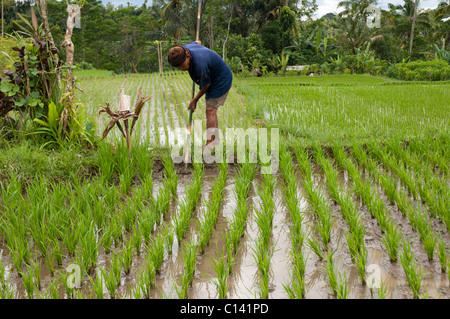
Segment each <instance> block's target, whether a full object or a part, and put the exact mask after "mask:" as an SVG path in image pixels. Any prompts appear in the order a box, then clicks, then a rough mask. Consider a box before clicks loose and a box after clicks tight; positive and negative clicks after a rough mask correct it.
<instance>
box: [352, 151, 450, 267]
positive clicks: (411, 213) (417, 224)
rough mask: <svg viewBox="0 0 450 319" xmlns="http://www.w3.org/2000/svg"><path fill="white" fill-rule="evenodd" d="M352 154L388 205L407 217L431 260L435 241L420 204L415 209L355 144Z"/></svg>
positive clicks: (392, 179)
mask: <svg viewBox="0 0 450 319" xmlns="http://www.w3.org/2000/svg"><path fill="white" fill-rule="evenodd" d="M352 154H353V157H354V158H355V159H356V161H357V162H358V163H359V164H360V165H364V166H365V167H367V170H368V172H369V174H370V175H371V176H372V177H373V178H374V179H375V180H376V181H377V182H378V183H379V184H380V185H381V187H382V188H383V190H384V191H385V193H386V195H387V197H388V198H389V201H390V203H391V204H392V205H394V204H397V207H398V209H399V211H400V212H401V213H402V215H403V216H406V217H408V219H409V221H410V224H411V227H412V228H413V229H414V230H415V231H417V232H418V233H419V238H420V240H421V241H422V243H423V245H424V248H425V251H426V252H427V256H428V260H432V259H433V256H434V251H435V247H436V243H437V239H436V235H435V233H434V231H433V229H432V227H431V223H430V221H428V219H427V214H426V213H425V212H423V210H422V209H421V208H420V203H419V205H418V206H417V208H415V207H414V203H413V202H412V201H411V200H410V199H409V198H408V196H407V195H406V194H405V193H404V192H403V191H402V190H401V189H400V188H398V187H397V180H395V179H394V178H393V177H391V176H389V175H388V174H386V173H384V172H383V171H382V170H380V169H379V168H378V167H377V164H376V163H375V162H374V161H373V160H372V159H371V158H368V156H367V154H366V152H365V151H364V150H363V149H362V147H361V146H360V145H359V144H356V143H355V144H354V145H353V151H352ZM446 263H447V261H445V263H444V264H442V266H443V268H444V267H445V266H446Z"/></svg>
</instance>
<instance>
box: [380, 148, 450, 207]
mask: <svg viewBox="0 0 450 319" xmlns="http://www.w3.org/2000/svg"><path fill="white" fill-rule="evenodd" d="M386 146H387V150H389V151H390V152H391V153H392V154H394V156H395V158H396V159H397V160H398V161H399V162H400V163H402V166H403V168H404V169H406V170H408V169H409V170H411V169H412V171H413V172H414V175H415V176H417V178H416V182H417V186H418V189H419V194H420V196H421V198H429V197H430V196H434V197H435V198H436V200H435V201H437V202H438V204H437V205H438V207H437V209H436V210H433V212H434V211H440V210H439V206H441V207H442V206H444V203H445V202H446V201H445V199H450V193H449V190H448V186H447V182H446V181H445V180H444V179H440V178H439V177H438V176H436V175H434V174H433V172H432V169H431V168H430V167H429V166H428V165H426V164H425V163H423V161H421V160H420V159H419V158H417V157H415V156H411V155H410V154H409V153H408V152H406V151H405V150H404V149H403V148H402V147H401V146H400V144H398V143H395V142H394V141H390V142H387V143H386ZM420 176H421V178H419V177H420ZM430 189H431V190H432V191H430ZM440 198H444V201H443V202H441V203H439V202H440V201H439V199H440ZM423 202H425V200H423ZM447 207H448V208H450V206H447ZM447 211H448V209H447Z"/></svg>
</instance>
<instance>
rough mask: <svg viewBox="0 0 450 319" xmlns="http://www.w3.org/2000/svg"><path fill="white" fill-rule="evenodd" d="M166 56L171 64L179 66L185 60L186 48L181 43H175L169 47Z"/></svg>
mask: <svg viewBox="0 0 450 319" xmlns="http://www.w3.org/2000/svg"><path fill="white" fill-rule="evenodd" d="M167 58H168V60H169V63H170V64H171V65H172V66H174V67H179V66H180V65H182V64H183V63H184V61H186V58H187V50H186V49H185V48H184V47H182V46H181V45H175V46H173V47H171V48H170V50H169V54H168V56H167Z"/></svg>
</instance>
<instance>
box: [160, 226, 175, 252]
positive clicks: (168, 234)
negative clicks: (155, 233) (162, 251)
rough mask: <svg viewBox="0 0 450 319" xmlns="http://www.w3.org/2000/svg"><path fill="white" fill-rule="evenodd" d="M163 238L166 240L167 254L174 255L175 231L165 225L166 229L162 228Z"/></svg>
mask: <svg viewBox="0 0 450 319" xmlns="http://www.w3.org/2000/svg"><path fill="white" fill-rule="evenodd" d="M162 234H163V235H162V237H163V238H164V240H165V243H166V249H167V253H168V254H169V255H170V254H172V249H173V239H174V233H173V230H172V229H171V228H170V227H169V226H167V224H164V227H163V228H162Z"/></svg>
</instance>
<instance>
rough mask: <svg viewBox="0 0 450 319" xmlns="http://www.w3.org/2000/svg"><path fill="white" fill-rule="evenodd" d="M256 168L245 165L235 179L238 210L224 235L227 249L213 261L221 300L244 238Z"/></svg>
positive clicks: (252, 165)
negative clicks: (248, 201) (249, 194)
mask: <svg viewBox="0 0 450 319" xmlns="http://www.w3.org/2000/svg"><path fill="white" fill-rule="evenodd" d="M224 165H226V164H224ZM255 168H256V166H255V165H254V164H250V163H243V164H241V166H240V169H239V171H237V173H236V175H237V176H236V177H235V178H234V181H235V189H234V195H235V199H236V203H237V209H236V210H235V212H234V214H233V220H232V221H230V222H229V227H228V228H229V229H228V231H227V232H226V233H225V235H224V242H225V248H224V249H223V251H222V254H221V255H220V253H219V252H217V257H216V258H214V259H213V260H212V262H213V267H214V271H215V273H216V276H217V278H214V279H213V283H214V284H215V285H216V286H217V289H218V298H219V299H225V298H226V297H227V279H228V276H229V275H230V274H231V273H232V271H233V267H234V265H235V260H236V254H237V251H238V247H239V243H240V240H241V238H242V237H243V236H244V231H245V227H246V220H247V214H248V207H247V197H248V193H249V191H250V185H251V183H252V181H253V178H254V176H255Z"/></svg>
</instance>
